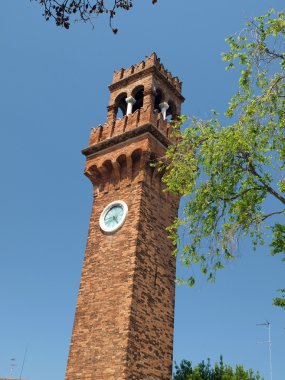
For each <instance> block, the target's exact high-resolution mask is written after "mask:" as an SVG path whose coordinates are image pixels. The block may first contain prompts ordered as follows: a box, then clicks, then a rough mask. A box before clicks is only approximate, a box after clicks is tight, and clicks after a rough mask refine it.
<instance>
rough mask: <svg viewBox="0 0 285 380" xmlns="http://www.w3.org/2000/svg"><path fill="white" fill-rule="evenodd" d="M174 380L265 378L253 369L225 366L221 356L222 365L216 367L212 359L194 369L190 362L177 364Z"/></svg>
mask: <svg viewBox="0 0 285 380" xmlns="http://www.w3.org/2000/svg"><path fill="white" fill-rule="evenodd" d="M173 380H263V377H262V378H261V377H260V375H259V373H258V372H256V373H255V372H254V371H253V370H252V369H250V370H245V369H244V368H243V366H242V365H237V366H236V367H235V369H234V368H232V367H231V366H229V365H224V363H223V357H222V356H221V358H220V363H216V364H215V365H214V367H212V366H211V363H210V359H208V360H207V363H205V362H204V361H202V362H201V363H199V364H198V365H197V366H196V367H194V368H193V367H192V363H191V362H190V361H188V360H182V361H181V363H180V366H178V365H177V364H176V363H175V372H174V375H173Z"/></svg>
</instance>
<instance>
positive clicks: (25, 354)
mask: <svg viewBox="0 0 285 380" xmlns="http://www.w3.org/2000/svg"><path fill="white" fill-rule="evenodd" d="M27 351H28V348H27V347H26V349H25V353H24V359H23V363H22V368H21V373H20V380H21V379H22V373H23V369H24V365H25V361H26V356H27Z"/></svg>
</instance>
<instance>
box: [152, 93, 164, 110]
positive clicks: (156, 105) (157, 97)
mask: <svg viewBox="0 0 285 380" xmlns="http://www.w3.org/2000/svg"><path fill="white" fill-rule="evenodd" d="M163 98H164V96H163V92H162V91H161V90H160V89H159V88H157V89H156V94H155V98H154V109H155V110H157V111H158V112H160V107H159V105H160V103H162V102H163Z"/></svg>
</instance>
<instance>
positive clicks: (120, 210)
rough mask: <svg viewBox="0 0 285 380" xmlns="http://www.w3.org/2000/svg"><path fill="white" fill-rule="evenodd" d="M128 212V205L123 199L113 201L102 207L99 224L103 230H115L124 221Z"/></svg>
mask: <svg viewBox="0 0 285 380" xmlns="http://www.w3.org/2000/svg"><path fill="white" fill-rule="evenodd" d="M127 213H128V206H127V204H126V203H125V202H124V201H115V202H112V203H110V204H109V205H108V206H107V207H105V208H104V210H103V212H102V214H101V216H100V220H99V224H100V227H101V229H102V230H103V231H105V232H110V233H111V232H115V231H117V230H118V229H119V228H120V227H121V226H122V225H123V223H124V221H125V219H126V216H127Z"/></svg>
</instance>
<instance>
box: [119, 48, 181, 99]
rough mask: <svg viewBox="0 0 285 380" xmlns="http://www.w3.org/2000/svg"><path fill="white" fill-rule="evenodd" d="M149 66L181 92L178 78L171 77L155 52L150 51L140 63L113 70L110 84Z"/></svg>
mask: <svg viewBox="0 0 285 380" xmlns="http://www.w3.org/2000/svg"><path fill="white" fill-rule="evenodd" d="M151 67H155V68H156V69H157V70H158V71H159V72H160V73H161V74H162V75H163V76H164V77H165V78H166V79H167V80H168V81H169V82H170V83H171V84H172V85H173V86H174V87H175V89H176V90H177V91H179V92H181V89H182V82H181V81H180V80H179V79H178V77H177V76H176V77H173V75H172V74H171V73H170V72H169V71H168V70H166V69H165V67H164V65H163V64H162V63H161V62H160V58H159V57H157V55H156V53H152V54H151V55H150V56H146V58H145V60H142V61H141V62H140V63H138V64H135V65H132V66H130V67H129V68H127V69H123V68H121V69H120V70H118V71H115V72H114V76H113V81H112V84H113V83H116V82H119V81H120V80H122V79H126V78H129V77H130V76H132V75H134V74H137V73H139V72H141V71H143V70H146V69H149V68H151Z"/></svg>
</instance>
